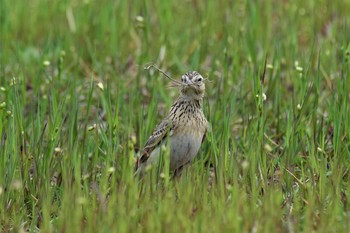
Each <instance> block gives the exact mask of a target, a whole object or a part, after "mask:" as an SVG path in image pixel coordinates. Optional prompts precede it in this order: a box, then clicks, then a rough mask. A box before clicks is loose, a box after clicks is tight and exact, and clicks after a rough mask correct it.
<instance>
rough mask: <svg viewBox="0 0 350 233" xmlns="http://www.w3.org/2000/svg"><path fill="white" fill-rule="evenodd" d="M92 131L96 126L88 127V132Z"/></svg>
mask: <svg viewBox="0 0 350 233" xmlns="http://www.w3.org/2000/svg"><path fill="white" fill-rule="evenodd" d="M94 129H96V124H93V125H92V126H89V127H88V131H93V130H94Z"/></svg>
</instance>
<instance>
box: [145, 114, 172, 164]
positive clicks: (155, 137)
mask: <svg viewBox="0 0 350 233" xmlns="http://www.w3.org/2000/svg"><path fill="white" fill-rule="evenodd" d="M170 130H171V123H170V120H169V119H165V120H163V121H162V122H161V123H160V124H159V125H158V126H157V127H156V129H155V130H154V131H153V133H152V135H151V136H150V137H149V138H148V140H147V142H146V144H145V147H144V149H143V151H142V154H141V156H140V158H139V161H138V164H141V163H144V162H146V161H147V160H148V158H149V156H150V155H151V153H152V151H153V150H154V149H155V148H156V147H157V146H158V145H159V144H160V143H161V142H162V141H163V140H164V139H166V137H167V134H168V132H170ZM170 135H171V133H170Z"/></svg>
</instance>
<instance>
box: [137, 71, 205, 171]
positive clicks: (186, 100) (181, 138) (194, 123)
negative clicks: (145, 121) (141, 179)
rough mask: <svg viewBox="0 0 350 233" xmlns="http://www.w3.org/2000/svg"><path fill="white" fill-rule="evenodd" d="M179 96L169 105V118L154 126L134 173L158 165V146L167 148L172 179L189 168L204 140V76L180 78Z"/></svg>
mask: <svg viewBox="0 0 350 233" xmlns="http://www.w3.org/2000/svg"><path fill="white" fill-rule="evenodd" d="M177 83H178V84H179V86H180V96H179V98H178V99H177V101H176V102H175V103H174V104H173V105H172V106H171V108H170V112H169V115H168V116H167V117H166V118H165V119H164V120H163V121H162V122H161V123H160V124H159V125H158V126H157V127H156V129H155V130H154V132H153V134H152V135H151V136H150V137H149V139H148V140H147V142H146V145H145V147H144V149H143V150H142V152H141V155H140V157H139V158H138V161H137V164H136V173H135V174H140V173H141V174H143V173H144V172H145V170H146V168H147V167H148V166H152V165H154V164H157V162H158V160H159V155H160V151H161V147H162V146H163V145H165V144H166V143H167V142H168V143H170V144H169V148H170V167H169V168H170V172H172V173H173V174H174V176H178V175H180V174H181V171H182V170H183V169H184V168H185V167H186V166H188V165H189V164H190V163H191V161H192V160H193V159H194V157H195V156H196V155H197V153H198V150H199V148H200V146H201V144H202V142H203V139H204V138H205V134H206V131H207V128H208V121H207V119H206V118H205V116H204V114H203V111H202V103H203V97H204V92H205V84H204V79H203V77H202V76H201V75H200V74H199V73H198V72H197V71H190V72H187V73H186V74H184V75H182V77H181V82H177Z"/></svg>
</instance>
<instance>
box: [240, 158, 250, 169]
mask: <svg viewBox="0 0 350 233" xmlns="http://www.w3.org/2000/svg"><path fill="white" fill-rule="evenodd" d="M241 166H242V169H243V170H246V169H247V168H248V167H249V162H248V161H247V160H244V161H243V162H242V164H241Z"/></svg>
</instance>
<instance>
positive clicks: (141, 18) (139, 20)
mask: <svg viewBox="0 0 350 233" xmlns="http://www.w3.org/2000/svg"><path fill="white" fill-rule="evenodd" d="M136 21H137V22H139V23H143V21H144V19H143V17H142V16H140V15H138V16H136Z"/></svg>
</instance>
